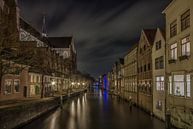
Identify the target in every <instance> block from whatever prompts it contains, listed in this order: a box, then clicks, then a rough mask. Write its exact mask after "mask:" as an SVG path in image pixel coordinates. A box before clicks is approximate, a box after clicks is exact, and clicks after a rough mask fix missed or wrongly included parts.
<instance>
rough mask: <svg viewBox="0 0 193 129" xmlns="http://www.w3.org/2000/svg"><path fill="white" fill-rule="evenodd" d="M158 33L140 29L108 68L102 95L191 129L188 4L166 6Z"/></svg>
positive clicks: (191, 18)
mask: <svg viewBox="0 0 193 129" xmlns="http://www.w3.org/2000/svg"><path fill="white" fill-rule="evenodd" d="M162 13H163V14H164V15H165V20H166V21H165V22H166V26H165V28H164V29H161V28H156V29H143V30H142V31H141V36H140V38H139V42H138V43H136V44H135V45H133V47H132V48H130V49H129V50H128V52H127V54H126V55H125V56H124V58H121V59H119V60H118V61H117V62H115V63H114V65H113V67H112V70H111V71H110V72H109V73H107V74H106V75H104V77H107V80H108V82H107V87H106V89H107V90H108V91H109V92H111V93H113V94H116V95H118V96H120V97H122V98H124V99H127V100H129V101H131V100H132V101H133V102H134V103H135V104H136V105H137V106H139V107H141V108H143V109H144V110H146V111H148V112H149V113H151V114H153V115H155V116H156V117H158V118H160V119H162V120H164V121H165V120H166V119H167V120H168V119H170V120H171V123H172V124H173V125H174V126H176V127H178V128H183V129H192V128H193V124H192V123H193V83H192V82H193V56H192V55H193V45H192V42H193V1H192V0H183V1H182V0H172V1H171V3H170V4H169V5H168V6H167V8H166V9H165V10H164V11H163V12H162Z"/></svg>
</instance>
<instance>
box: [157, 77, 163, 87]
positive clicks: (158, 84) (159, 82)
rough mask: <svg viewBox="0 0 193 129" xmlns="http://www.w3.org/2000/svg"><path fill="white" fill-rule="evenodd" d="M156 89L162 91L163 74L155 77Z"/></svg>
mask: <svg viewBox="0 0 193 129" xmlns="http://www.w3.org/2000/svg"><path fill="white" fill-rule="evenodd" d="M156 90H157V91H164V76H159V77H156Z"/></svg>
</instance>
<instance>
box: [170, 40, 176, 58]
mask: <svg viewBox="0 0 193 129" xmlns="http://www.w3.org/2000/svg"><path fill="white" fill-rule="evenodd" d="M170 56H171V57H170V58H171V59H173V60H177V43H174V44H172V45H171V46H170Z"/></svg>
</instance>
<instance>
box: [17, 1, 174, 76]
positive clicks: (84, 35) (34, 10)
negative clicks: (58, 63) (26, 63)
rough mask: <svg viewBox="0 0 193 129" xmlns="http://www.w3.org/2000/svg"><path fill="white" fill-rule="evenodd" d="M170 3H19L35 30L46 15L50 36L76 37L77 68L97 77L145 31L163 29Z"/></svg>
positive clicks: (40, 26) (108, 68) (24, 16)
mask: <svg viewBox="0 0 193 129" xmlns="http://www.w3.org/2000/svg"><path fill="white" fill-rule="evenodd" d="M169 2H170V0H19V7H20V13H21V16H22V17H23V18H24V19H25V20H26V21H27V22H29V23H30V24H31V25H32V26H34V27H35V28H36V29H38V30H41V28H42V21H43V20H42V17H43V14H46V17H47V18H46V22H47V31H48V36H74V38H75V45H76V48H77V52H78V69H79V70H80V71H82V72H84V73H90V74H91V75H92V76H94V77H97V76H98V75H100V74H103V73H105V72H107V71H110V70H111V67H112V64H113V63H114V62H115V61H116V60H117V59H118V58H120V57H123V55H124V54H125V53H126V52H127V50H128V49H129V48H130V47H131V46H132V44H134V43H136V42H137V41H138V39H139V36H140V32H141V30H142V29H143V28H156V27H163V26H164V16H163V15H162V13H161V12H162V11H163V9H164V8H165V7H166V6H167V4H168V3H169Z"/></svg>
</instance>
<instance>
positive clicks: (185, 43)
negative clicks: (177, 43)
mask: <svg viewBox="0 0 193 129" xmlns="http://www.w3.org/2000/svg"><path fill="white" fill-rule="evenodd" d="M181 43H182V56H190V37H189V36H188V37H185V38H183V39H182V41H181Z"/></svg>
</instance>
